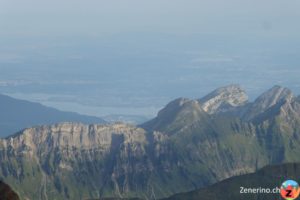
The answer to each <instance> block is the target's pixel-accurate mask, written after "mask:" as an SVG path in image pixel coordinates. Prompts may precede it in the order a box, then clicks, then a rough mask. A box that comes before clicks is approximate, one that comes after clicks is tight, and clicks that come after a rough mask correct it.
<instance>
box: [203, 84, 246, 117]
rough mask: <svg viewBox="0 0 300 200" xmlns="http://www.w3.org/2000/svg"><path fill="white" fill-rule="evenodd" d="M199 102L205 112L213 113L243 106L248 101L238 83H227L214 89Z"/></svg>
mask: <svg viewBox="0 0 300 200" xmlns="http://www.w3.org/2000/svg"><path fill="white" fill-rule="evenodd" d="M199 102H200V103H201V107H202V109H203V110H204V111H205V112H207V113H209V114H215V113H220V112H227V111H229V110H231V109H233V108H235V107H240V106H244V105H245V104H246V103H247V102H248V96H247V94H246V92H245V91H244V90H243V89H242V88H241V87H240V86H239V85H229V86H226V87H222V88H219V89H216V90H215V91H213V92H212V93H210V94H208V95H207V96H205V97H203V98H201V99H200V100H199Z"/></svg>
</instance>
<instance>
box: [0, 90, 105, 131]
mask: <svg viewBox="0 0 300 200" xmlns="http://www.w3.org/2000/svg"><path fill="white" fill-rule="evenodd" d="M0 111H1V112H0V137H6V136H8V135H10V134H12V133H15V132H17V131H20V130H21V129H24V128H29V127H32V126H36V125H45V124H54V123H59V122H82V123H88V124H90V123H105V121H104V120H103V119H100V118H98V117H91V116H86V115H80V114H77V113H74V112H63V111H59V110H57V109H54V108H50V107H47V106H44V105H42V104H39V103H33V102H29V101H25V100H19V99H15V98H12V97H9V96H6V95H1V94H0Z"/></svg>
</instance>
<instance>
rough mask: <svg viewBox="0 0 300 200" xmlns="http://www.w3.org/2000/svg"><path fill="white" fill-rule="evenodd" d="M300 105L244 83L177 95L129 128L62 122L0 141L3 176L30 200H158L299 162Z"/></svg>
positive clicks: (281, 91)
mask: <svg viewBox="0 0 300 200" xmlns="http://www.w3.org/2000/svg"><path fill="white" fill-rule="evenodd" d="M299 125H300V101H299V98H298V97H296V96H295V95H293V93H292V92H291V91H290V90H289V89H287V88H283V87H280V86H275V87H273V88H271V89H270V90H268V91H266V92H264V93H263V94H262V95H260V96H259V97H258V98H257V99H256V100H255V101H254V102H249V100H248V97H247V94H246V92H245V91H244V90H243V89H241V88H240V87H239V86H238V85H230V86H226V87H222V88H219V89H217V90H215V91H213V92H212V93H210V94H208V95H207V96H205V97H203V98H199V99H195V100H191V99H186V98H179V99H176V100H174V101H172V102H170V103H169V104H168V105H167V106H166V107H165V108H163V109H162V110H161V111H160V112H159V113H158V115H157V117H156V118H154V119H152V120H150V121H148V122H146V123H144V124H142V125H139V126H133V125H128V124H122V123H117V124H110V125H108V124H105V125H99V124H90V125H85V124H81V123H59V124H54V125H43V126H36V127H32V128H27V129H25V130H23V131H20V132H18V133H16V134H14V135H11V136H9V137H7V138H5V139H0V178H1V179H2V180H4V181H5V182H7V183H8V184H9V185H11V186H12V188H13V189H14V190H16V191H18V194H19V196H20V198H21V199H22V200H28V199H40V200H48V199H51V200H52V199H57V200H60V199H72V200H76V199H78V200H79V199H80V200H83V199H93V198H94V199H97V198H98V199H99V198H133V197H136V198H140V199H160V198H166V197H169V196H171V195H174V194H176V193H181V192H188V191H192V190H196V189H199V188H204V187H207V186H209V185H212V184H215V183H217V182H220V181H222V180H225V179H228V178H230V177H234V176H239V175H243V174H248V173H253V172H256V171H257V170H259V169H261V168H263V167H264V166H267V165H274V164H281V163H287V162H300V159H299V153H300V145H299V144H300V132H299V128H300V126H299Z"/></svg>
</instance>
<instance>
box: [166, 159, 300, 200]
mask: <svg viewBox="0 0 300 200" xmlns="http://www.w3.org/2000/svg"><path fill="white" fill-rule="evenodd" d="M299 177H300V163H290V164H282V165H273V166H267V167H264V168H263V169H261V170H259V171H258V172H256V173H252V174H247V175H242V176H236V177H232V178H229V179H226V180H224V181H221V182H219V183H216V184H214V185H212V186H209V187H207V188H203V189H199V190H195V191H192V192H187V193H182V194H176V195H174V196H171V197H169V198H166V199H163V200H187V199H188V200H199V199H201V200H212V199H222V200H240V199H251V200H281V199H282V198H281V197H280V194H279V193H275V194H241V193H240V190H241V188H240V187H244V188H260V187H261V188H272V189H273V188H276V187H278V188H280V186H281V184H282V183H283V182H284V181H286V180H296V181H297V180H299Z"/></svg>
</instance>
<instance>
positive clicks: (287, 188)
mask: <svg viewBox="0 0 300 200" xmlns="http://www.w3.org/2000/svg"><path fill="white" fill-rule="evenodd" d="M280 194H281V196H282V197H283V198H284V199H285V200H294V199H297V198H298V197H299V195H300V188H299V184H298V183H297V182H296V181H293V180H288V181H285V182H284V183H283V184H282V185H281V188H280Z"/></svg>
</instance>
